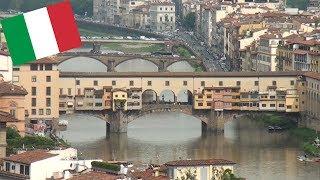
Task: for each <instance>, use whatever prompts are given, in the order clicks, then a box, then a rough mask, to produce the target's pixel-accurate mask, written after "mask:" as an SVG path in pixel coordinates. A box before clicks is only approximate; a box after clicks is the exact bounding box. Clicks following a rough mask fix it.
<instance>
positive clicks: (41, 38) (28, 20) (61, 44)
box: [1, 1, 81, 65]
mask: <svg viewBox="0 0 320 180" xmlns="http://www.w3.org/2000/svg"><path fill="white" fill-rule="evenodd" d="M1 24H2V28H3V31H4V35H5V37H6V41H7V44H8V48H9V51H10V55H11V58H12V61H13V64H14V65H19V64H24V63H27V62H30V61H34V60H37V59H41V58H44V57H47V56H51V55H54V54H58V53H59V52H63V51H67V50H70V49H73V48H77V47H80V46H81V39H80V34H79V31H78V27H77V24H76V21H75V18H74V14H73V10H72V7H71V3H70V2H69V1H64V2H60V3H57V4H53V5H50V6H48V7H45V8H41V9H37V10H34V11H30V12H27V13H24V14H21V15H18V16H14V17H10V18H7V19H4V20H2V21H1Z"/></svg>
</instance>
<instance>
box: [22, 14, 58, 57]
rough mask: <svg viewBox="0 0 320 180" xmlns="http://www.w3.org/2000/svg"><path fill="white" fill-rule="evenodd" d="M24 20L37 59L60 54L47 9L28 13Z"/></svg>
mask: <svg viewBox="0 0 320 180" xmlns="http://www.w3.org/2000/svg"><path fill="white" fill-rule="evenodd" d="M24 19H25V21H26V24H27V28H28V32H29V36H30V39H31V42H32V46H33V50H34V53H35V55H36V58H37V59H40V58H43V57H46V56H51V55H54V54H57V53H59V48H58V45H57V41H56V37H55V35H54V32H53V29H52V25H51V21H50V18H49V14H48V11H47V8H41V9H38V10H34V11H31V12H27V13H25V14H24Z"/></svg>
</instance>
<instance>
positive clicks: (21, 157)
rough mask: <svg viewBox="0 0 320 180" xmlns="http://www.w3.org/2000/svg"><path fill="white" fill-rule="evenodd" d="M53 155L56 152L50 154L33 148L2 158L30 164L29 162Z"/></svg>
mask: <svg viewBox="0 0 320 180" xmlns="http://www.w3.org/2000/svg"><path fill="white" fill-rule="evenodd" d="M54 156H57V154H50V153H48V152H46V151H44V150H34V151H26V152H24V153H21V154H15V155H12V156H9V157H5V158H3V160H4V161H11V162H17V163H22V164H31V163H34V162H37V161H41V160H44V159H48V158H51V157H54Z"/></svg>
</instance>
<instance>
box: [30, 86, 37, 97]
mask: <svg viewBox="0 0 320 180" xmlns="http://www.w3.org/2000/svg"><path fill="white" fill-rule="evenodd" d="M31 95H32V96H36V95H37V88H36V87H31Z"/></svg>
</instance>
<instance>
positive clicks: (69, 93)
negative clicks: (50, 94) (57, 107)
mask: <svg viewBox="0 0 320 180" xmlns="http://www.w3.org/2000/svg"><path fill="white" fill-rule="evenodd" d="M68 95H69V96H71V88H68Z"/></svg>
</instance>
